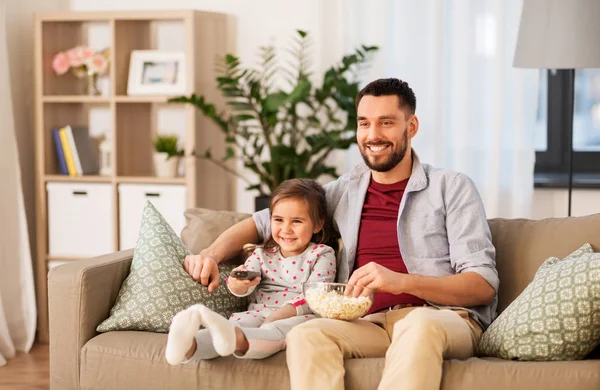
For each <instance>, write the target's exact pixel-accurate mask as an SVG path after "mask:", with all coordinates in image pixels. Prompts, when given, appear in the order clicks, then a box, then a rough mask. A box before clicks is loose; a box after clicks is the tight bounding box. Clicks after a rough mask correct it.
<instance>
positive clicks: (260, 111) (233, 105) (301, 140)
mask: <svg viewBox="0 0 600 390" xmlns="http://www.w3.org/2000/svg"><path fill="white" fill-rule="evenodd" d="M308 46H309V39H308V34H307V33H306V32H305V31H300V30H297V32H296V35H295V39H294V41H293V44H292V47H291V50H290V53H292V56H293V59H292V62H291V65H289V66H285V67H280V66H279V65H278V61H277V55H276V50H275V49H274V47H272V46H266V47H261V48H260V58H261V63H260V66H259V67H258V69H253V68H251V67H246V66H242V64H241V62H240V59H239V58H238V57H236V56H235V55H233V54H227V55H226V56H225V57H224V58H221V59H219V61H218V66H217V73H218V77H217V87H218V89H219V90H220V92H221V94H222V95H223V96H224V97H225V100H226V103H227V105H228V108H229V110H227V112H218V111H217V109H216V108H215V106H214V104H212V103H210V102H208V101H207V100H206V99H205V97H204V96H199V95H196V94H192V95H190V96H180V97H177V98H173V99H169V101H170V102H178V103H189V104H193V105H194V106H196V107H197V108H198V109H200V110H201V111H202V112H203V113H204V115H206V116H207V117H208V118H210V119H211V120H212V121H213V122H214V123H216V124H217V126H218V127H219V129H220V130H221V131H222V132H223V133H224V134H225V141H226V143H227V148H226V153H225V157H224V158H223V159H217V158H214V157H213V155H212V153H211V150H210V149H208V150H206V151H205V152H204V154H202V155H199V157H201V158H205V159H208V160H209V161H211V162H213V163H215V164H217V165H219V166H220V167H222V168H224V169H225V170H227V171H228V172H230V173H233V174H235V175H236V176H238V177H240V178H242V179H244V180H245V181H246V182H247V183H248V187H247V189H248V190H257V191H258V192H259V194H260V195H262V196H263V197H265V196H266V197H268V196H269V195H270V194H271V192H272V191H273V190H274V189H275V188H276V187H277V186H278V185H279V184H280V183H281V182H282V181H284V180H287V179H290V178H296V177H303V178H313V179H316V178H318V177H320V176H322V175H329V176H332V177H334V178H336V177H337V176H338V174H337V172H336V170H335V167H333V166H329V165H327V157H328V156H329V155H330V153H331V152H332V151H334V150H337V149H347V148H348V147H349V146H350V145H352V144H354V143H356V110H355V106H354V104H355V99H356V95H357V94H358V92H359V80H358V76H359V75H360V72H361V70H362V69H363V68H364V66H365V65H366V64H368V62H369V60H370V56H371V54H372V53H374V52H375V51H377V50H378V48H377V47H376V46H364V45H363V46H361V47H360V48H357V49H356V50H355V51H354V52H353V53H351V54H349V55H346V56H344V57H343V58H342V59H341V61H340V63H338V64H336V65H334V66H332V67H331V68H329V69H328V70H327V71H326V72H325V73H324V75H323V76H322V80H321V81H320V83H319V84H315V83H313V81H311V78H312V76H313V74H312V73H311V71H310V69H309V58H308V56H307V52H308V50H307V48H308ZM281 81H285V82H286V83H287V84H288V86H289V88H287V90H283V89H280V88H275V87H274V85H275V84H276V83H277V82H279V84H281V83H280V82H281ZM229 159H241V161H242V162H243V166H244V167H245V168H246V169H249V170H250V171H252V172H253V173H254V174H255V175H256V177H257V180H256V181H251V180H249V179H248V178H247V177H245V176H244V175H243V174H241V173H240V172H238V171H236V170H235V169H233V168H231V166H230V165H228V164H226V161H227V160H229ZM258 208H260V207H257V209H258Z"/></svg>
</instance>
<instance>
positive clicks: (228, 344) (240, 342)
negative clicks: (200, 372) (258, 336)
mask: <svg viewBox="0 0 600 390" xmlns="http://www.w3.org/2000/svg"><path fill="white" fill-rule="evenodd" d="M196 306H197V307H198V311H199V312H200V316H201V317H202V325H204V326H205V327H206V329H208V330H209V331H210V334H211V336H212V342H213V346H214V348H215V350H216V351H217V352H218V353H219V355H221V356H229V355H231V354H232V353H234V352H235V351H240V352H241V353H245V352H246V350H247V349H248V341H247V340H246V336H245V335H244V333H242V332H241V331H240V328H239V327H242V326H243V327H256V326H260V324H262V322H263V317H262V316H261V315H258V314H257V313H255V312H254V311H246V312H240V313H234V314H233V315H232V316H231V317H230V318H229V320H227V319H225V318H224V317H222V316H221V315H220V314H218V313H215V312H214V311H212V310H210V309H209V308H208V307H206V306H204V305H196Z"/></svg>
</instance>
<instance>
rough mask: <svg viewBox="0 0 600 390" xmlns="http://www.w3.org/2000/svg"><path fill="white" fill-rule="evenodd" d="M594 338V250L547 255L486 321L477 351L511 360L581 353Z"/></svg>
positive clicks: (598, 293) (598, 308)
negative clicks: (519, 289) (516, 293)
mask: <svg viewBox="0 0 600 390" xmlns="http://www.w3.org/2000/svg"><path fill="white" fill-rule="evenodd" d="M598 343H600V253H593V249H592V247H591V245H590V244H585V245H584V246H582V247H581V248H579V249H578V250H576V251H575V252H573V253H571V254H570V255H569V256H567V257H565V258H564V259H559V258H555V257H551V258H549V259H548V260H546V261H545V262H544V264H542V266H541V267H540V268H539V269H538V271H537V272H536V274H535V276H534V278H533V281H532V282H531V283H530V284H529V285H528V286H527V287H526V288H525V290H523V292H522V293H521V295H519V296H518V297H517V299H515V300H514V301H513V302H512V303H511V304H510V305H509V306H508V307H507V308H506V309H505V310H504V311H503V312H502V314H500V316H499V317H498V318H497V319H496V320H495V321H494V322H493V323H492V324H491V325H490V327H489V328H488V329H487V330H486V332H485V333H484V334H483V337H482V338H481V341H480V343H479V350H480V353H481V354H483V355H486V356H495V357H499V358H502V359H511V360H539V361H547V360H576V359H583V358H584V357H585V356H586V355H588V354H589V353H590V352H591V351H592V350H593V349H594V348H595V347H596V345H598Z"/></svg>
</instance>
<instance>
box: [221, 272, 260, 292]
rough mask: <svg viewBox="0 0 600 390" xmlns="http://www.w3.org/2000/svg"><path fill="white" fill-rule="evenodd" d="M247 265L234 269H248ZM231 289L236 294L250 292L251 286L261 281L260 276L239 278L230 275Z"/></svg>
mask: <svg viewBox="0 0 600 390" xmlns="http://www.w3.org/2000/svg"><path fill="white" fill-rule="evenodd" d="M247 270H248V269H247V268H246V266H245V265H240V266H239V267H236V268H234V269H233V271H247ZM228 280H229V289H230V290H231V291H232V292H233V293H234V294H236V295H244V294H246V293H247V292H248V289H249V288H250V287H253V286H256V285H257V284H259V283H260V277H258V278H254V279H252V280H248V279H237V278H234V277H231V276H230V277H229V279H228Z"/></svg>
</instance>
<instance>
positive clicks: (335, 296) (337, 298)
mask: <svg viewBox="0 0 600 390" xmlns="http://www.w3.org/2000/svg"><path fill="white" fill-rule="evenodd" d="M302 289H303V292H304V298H305V299H306V303H308V306H309V307H310V309H311V310H312V311H313V312H314V313H315V314H318V315H319V316H321V317H323V318H332V319H336V320H345V321H352V320H355V319H357V318H360V317H362V316H363V315H365V313H366V312H367V311H369V309H370V308H371V305H372V304H373V298H374V297H375V290H372V289H370V288H366V287H358V286H352V285H349V284H346V283H324V282H318V283H305V284H304V285H303V286H302Z"/></svg>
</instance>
